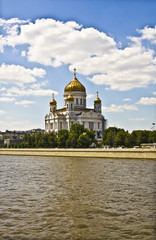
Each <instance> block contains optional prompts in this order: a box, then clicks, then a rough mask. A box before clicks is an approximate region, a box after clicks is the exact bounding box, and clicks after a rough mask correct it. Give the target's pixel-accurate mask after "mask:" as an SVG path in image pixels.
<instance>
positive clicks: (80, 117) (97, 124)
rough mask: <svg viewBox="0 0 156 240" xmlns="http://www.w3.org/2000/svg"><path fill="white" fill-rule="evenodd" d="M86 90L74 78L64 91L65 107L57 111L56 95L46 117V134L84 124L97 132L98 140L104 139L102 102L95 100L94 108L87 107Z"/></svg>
mask: <svg viewBox="0 0 156 240" xmlns="http://www.w3.org/2000/svg"><path fill="white" fill-rule="evenodd" d="M86 96H87V95H86V89H85V87H84V86H83V85H82V84H81V83H80V82H79V81H78V79H77V78H76V69H74V78H73V79H72V80H71V82H70V83H69V84H68V85H67V86H66V87H65V89H64V107H63V108H61V109H57V102H56V101H55V99H54V95H53V97H52V100H51V102H50V112H49V114H47V115H46V116H45V132H47V133H48V132H53V131H54V132H58V131H59V130H60V129H67V130H70V127H71V125H72V124H74V123H79V124H83V125H84V127H85V128H88V129H90V130H91V129H92V130H94V131H95V134H96V138H102V135H103V132H104V128H105V123H106V120H105V118H104V117H103V116H102V114H101V100H100V99H99V97H98V93H97V98H96V99H95V100H94V108H93V109H90V108H87V107H86Z"/></svg>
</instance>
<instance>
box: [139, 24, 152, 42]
mask: <svg viewBox="0 0 156 240" xmlns="http://www.w3.org/2000/svg"><path fill="white" fill-rule="evenodd" d="M138 32H139V33H141V35H142V36H141V40H149V41H151V43H153V44H156V26H155V27H153V28H151V27H148V26H146V27H144V28H143V29H140V30H138Z"/></svg>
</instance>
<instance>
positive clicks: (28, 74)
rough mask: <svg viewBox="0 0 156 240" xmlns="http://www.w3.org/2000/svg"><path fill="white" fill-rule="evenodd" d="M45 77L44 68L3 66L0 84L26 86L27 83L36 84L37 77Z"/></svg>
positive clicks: (0, 70) (1, 67) (0, 73)
mask: <svg viewBox="0 0 156 240" xmlns="http://www.w3.org/2000/svg"><path fill="white" fill-rule="evenodd" d="M44 75H45V70H44V69H42V68H33V69H29V68H24V67H23V66H20V65H13V64H12V65H6V64H2V65H1V66H0V83H3V84H8V83H12V84H16V85H20V86H22V85H24V84H25V83H33V82H36V78H35V77H40V78H41V77H43V76H44Z"/></svg>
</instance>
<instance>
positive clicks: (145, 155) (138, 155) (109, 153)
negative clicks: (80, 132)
mask: <svg viewBox="0 0 156 240" xmlns="http://www.w3.org/2000/svg"><path fill="white" fill-rule="evenodd" d="M0 155H20V156H46V157H93V158H116V159H153V160H156V149H132V148H131V149H102V148H96V149H77V148H76V149H57V148H53V149H45V148H42V149H31V148H28V149H25V148H24V149H5V148H3V149H0Z"/></svg>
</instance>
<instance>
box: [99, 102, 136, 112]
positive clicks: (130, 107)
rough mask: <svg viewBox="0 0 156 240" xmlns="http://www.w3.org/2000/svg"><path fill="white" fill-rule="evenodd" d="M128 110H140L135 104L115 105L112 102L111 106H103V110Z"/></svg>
mask: <svg viewBox="0 0 156 240" xmlns="http://www.w3.org/2000/svg"><path fill="white" fill-rule="evenodd" d="M125 110H127V111H138V110H139V109H138V108H137V106H135V105H115V104H111V105H110V107H104V106H103V107H102V111H103V112H124V111H125Z"/></svg>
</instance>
